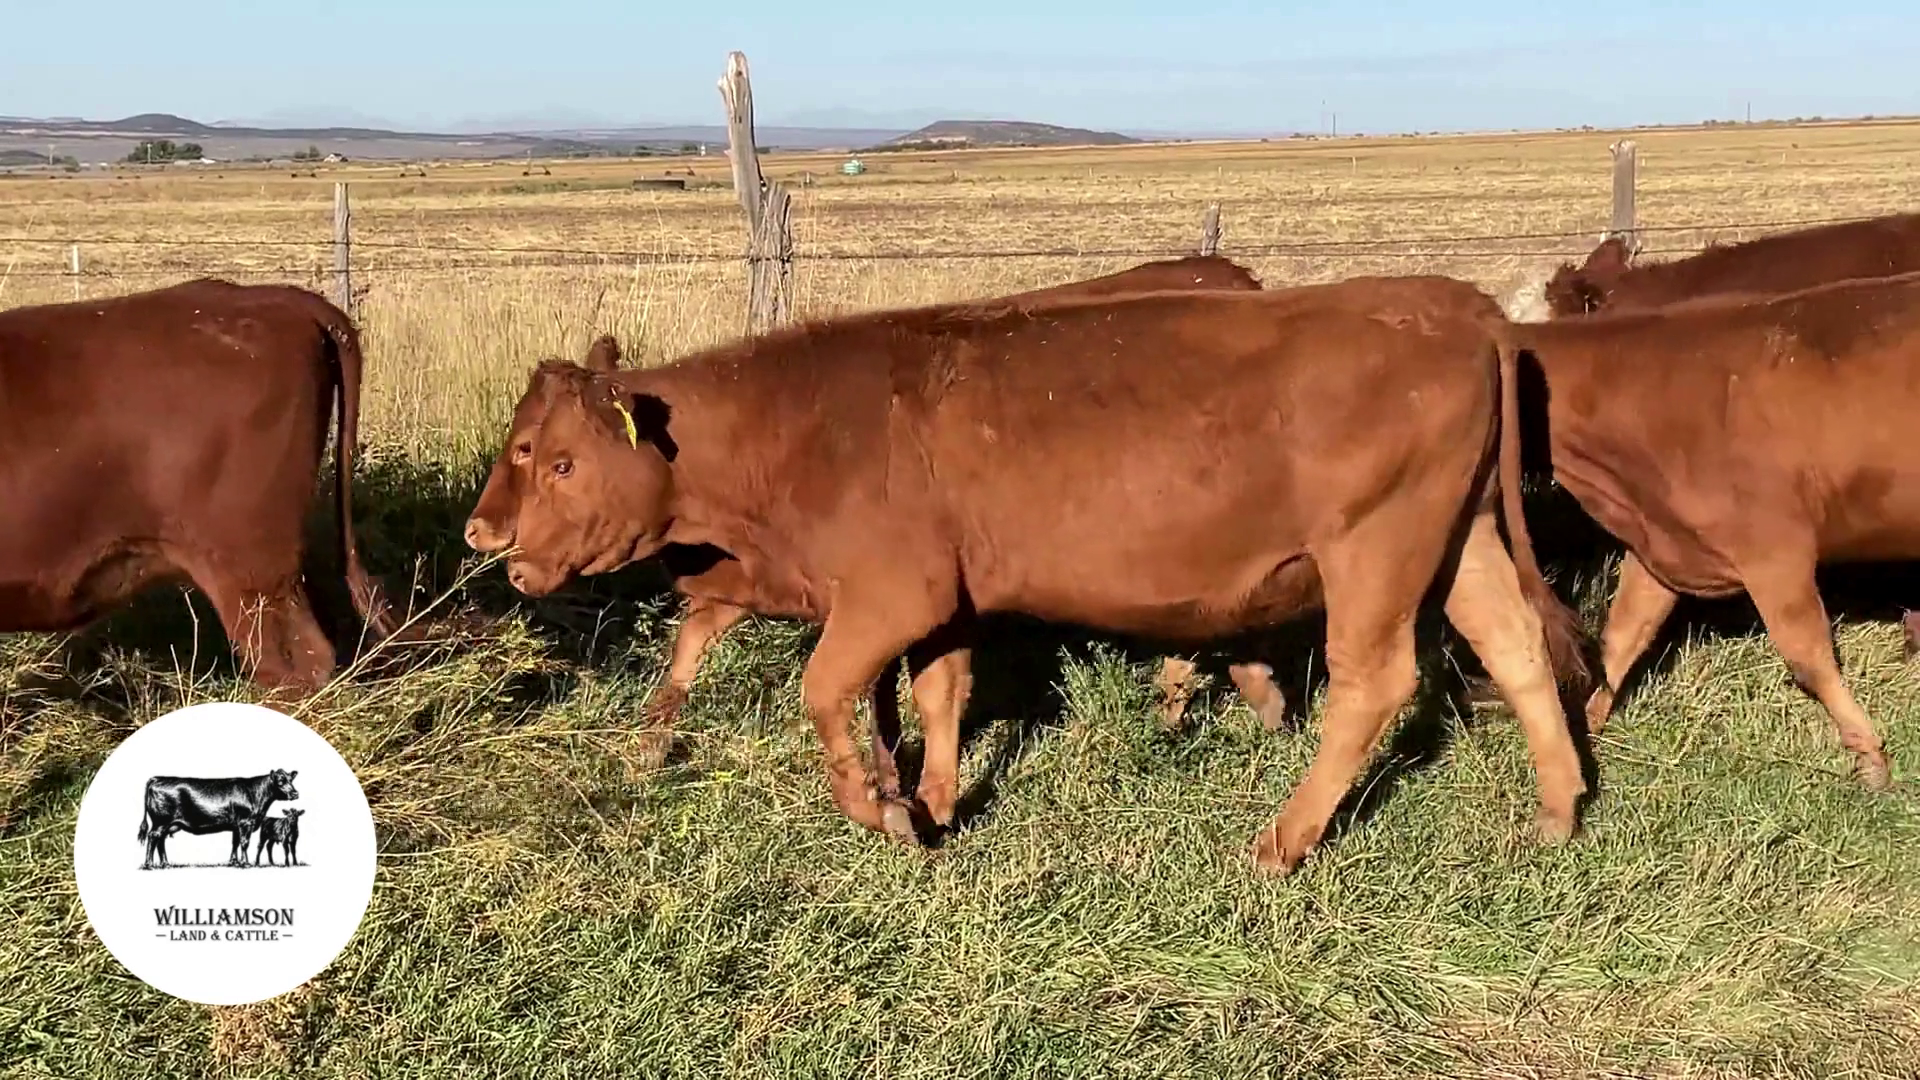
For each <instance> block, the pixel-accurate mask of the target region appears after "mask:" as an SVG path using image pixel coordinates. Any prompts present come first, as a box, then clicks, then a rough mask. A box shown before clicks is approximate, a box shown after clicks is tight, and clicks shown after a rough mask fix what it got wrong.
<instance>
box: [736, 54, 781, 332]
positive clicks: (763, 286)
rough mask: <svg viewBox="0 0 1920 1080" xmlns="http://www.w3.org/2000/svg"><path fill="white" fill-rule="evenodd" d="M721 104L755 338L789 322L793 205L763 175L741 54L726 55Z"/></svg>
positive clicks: (750, 327) (750, 88)
mask: <svg viewBox="0 0 1920 1080" xmlns="http://www.w3.org/2000/svg"><path fill="white" fill-rule="evenodd" d="M720 99H721V100H722V101H724V102H725V103H726V106H727V156H728V158H729V159H731V163H732V166H733V190H734V193H735V194H736V195H738V196H739V198H740V209H742V210H744V211H746V215H747V333H749V334H757V333H759V332H760V331H762V330H766V329H769V328H771V327H774V326H777V325H779V324H780V323H783V322H785V321H786V320H787V312H788V305H789V302H790V299H791V294H792V280H793V222H792V204H791V202H790V201H789V197H788V195H787V189H786V187H785V186H783V185H781V184H777V183H769V182H767V181H766V180H765V178H764V177H762V176H761V175H760V151H759V149H758V148H757V147H756V146H755V145H754V141H753V86H752V84H751V83H750V82H749V81H748V79H747V58H746V55H745V54H744V53H741V52H739V51H738V50H736V51H734V52H730V53H728V54H727V72H726V74H725V75H723V76H721V77H720Z"/></svg>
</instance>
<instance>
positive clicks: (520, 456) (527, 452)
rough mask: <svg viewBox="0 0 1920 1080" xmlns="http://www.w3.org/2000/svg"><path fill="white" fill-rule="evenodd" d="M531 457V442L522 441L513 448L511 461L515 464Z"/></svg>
mask: <svg viewBox="0 0 1920 1080" xmlns="http://www.w3.org/2000/svg"><path fill="white" fill-rule="evenodd" d="M532 457H533V443H532V442H531V441H528V442H523V443H521V444H520V445H518V446H516V447H514V448H513V463H514V464H515V465H520V464H523V463H525V462H526V461H528V460H529V459H531V458H532Z"/></svg>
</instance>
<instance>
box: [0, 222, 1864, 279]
mask: <svg viewBox="0 0 1920 1080" xmlns="http://www.w3.org/2000/svg"><path fill="white" fill-rule="evenodd" d="M1873 216H1875V215H1853V216H1849V217H1822V218H1794V219H1783V220H1773V221H1734V222H1705V221H1696V222H1678V223H1670V224H1662V225H1637V226H1635V228H1634V231H1635V232H1636V233H1637V234H1641V235H1646V234H1675V233H1699V232H1704V233H1723V232H1775V231H1779V230H1783V229H1797V228H1811V227H1814V226H1819V225H1838V224H1844V223H1847V222H1854V221H1864V220H1870V219H1871V218H1872V217H1873ZM1603 231H1604V230H1595V229H1581V230H1564V231H1558V232H1509V233H1478V234H1425V235H1416V236H1397V237H1371V238H1341V239H1321V240H1281V241H1268V242H1261V243H1253V244H1246V243H1236V244H1233V245H1231V246H1223V247H1222V248H1221V251H1220V253H1221V254H1222V255H1225V256H1227V257H1229V258H1253V259H1321V258H1374V259H1496V258H1497V259H1516V258H1519V259H1532V258H1541V259H1544V258H1575V257H1579V256H1582V255H1585V254H1586V253H1587V252H1588V251H1590V250H1591V245H1592V244H1593V243H1596V242H1598V238H1599V237H1600V235H1602V233H1603ZM1551 240H1581V241H1583V242H1585V243H1586V244H1587V245H1588V246H1586V247H1581V248H1553V249H1545V248H1537V247H1536V248H1530V249H1526V250H1519V251H1515V250H1485V249H1484V248H1480V247H1476V246H1477V245H1488V244H1512V243H1528V242H1535V243H1537V242H1540V241H1551ZM0 245H18V246H27V245H33V246H36V247H39V246H47V247H63V248H64V247H72V246H75V245H77V246H80V247H192V248H221V249H256V250H257V249H272V250H299V249H311V250H312V251H313V252H314V253H315V259H316V261H314V262H311V263H301V264H292V265H286V264H282V265H270V266H242V265H229V266H214V265H208V264H204V263H186V262H178V263H175V262H162V263H158V264H154V265H150V266H141V267H130V268H126V269H104V270H103V269H85V268H83V269H82V270H80V271H79V272H78V273H74V272H73V271H72V270H42V269H24V270H23V269H17V268H9V267H8V266H6V265H4V264H0V278H9V277H11V278H23V279H32V278H42V279H52V278H71V279H80V278H124V277H138V276H161V275H166V274H179V273H197V274H265V275H301V274H304V275H310V274H314V273H322V272H328V271H330V270H331V267H330V266H329V265H326V264H323V263H321V262H320V261H318V260H319V259H320V258H321V257H323V256H325V257H327V258H330V257H331V254H332V251H333V241H332V240H331V239H314V240H290V239H287V238H285V237H260V238H257V239H247V238H238V239H236V238H233V237H220V238H193V239H188V238H184V237H153V236H97V235H96V236H69V237H51V236H0ZM349 250H350V251H353V252H356V253H364V252H369V251H373V252H393V253H408V254H413V255H433V254H445V255H486V256H494V258H487V259H465V260H459V259H454V260H431V261H412V262H409V261H393V262H382V261H380V260H378V259H374V260H365V261H362V260H356V261H355V262H354V263H353V267H352V272H353V273H354V274H356V275H359V274H376V275H378V274H405V273H449V272H460V271H480V270H526V269H561V268H596V267H597V268H606V269H615V268H619V269H630V268H633V267H637V266H674V265H696V264H713V263H738V262H743V261H745V259H746V253H745V250H744V248H742V249H740V250H736V251H730V252H717V251H709V252H675V251H660V250H652V251H646V250H640V249H621V248H582V247H565V246H553V245H515V244H505V245H491V244H473V243H460V242H418V241H405V240H353V241H352V242H351V244H350V246H349ZM1697 250H1699V249H1698V248H1697V247H1688V246H1679V245H1669V246H1655V247H1643V248H1641V249H1640V254H1642V255H1677V254H1690V253H1692V252H1695V251H1697ZM1195 251H1196V247H1195V246H1194V245H1184V246H1177V247H1176V246H1171V245H1168V246H1158V247H1154V246H1145V245H1143V246H1139V247H1125V248H1111V247H1102V248H1083V247H1052V248H1001V249H971V250H943V249H938V248H929V249H914V248H901V249H897V250H891V251H834V250H831V249H812V250H809V249H804V248H803V249H798V250H796V251H795V252H794V253H793V256H792V258H793V261H794V262H796V263H800V262H900V261H927V262H940V261H949V262H956V261H979V260H1002V259H1105V258H1136V259H1149V258H1173V257H1176V256H1181V255H1191V254H1194V252H1195Z"/></svg>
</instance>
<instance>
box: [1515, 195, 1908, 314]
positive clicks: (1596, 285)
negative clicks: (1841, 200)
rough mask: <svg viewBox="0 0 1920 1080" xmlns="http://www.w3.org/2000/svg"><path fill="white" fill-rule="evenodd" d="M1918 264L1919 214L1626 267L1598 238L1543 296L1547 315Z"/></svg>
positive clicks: (1878, 273) (1644, 306) (1618, 245)
mask: <svg viewBox="0 0 1920 1080" xmlns="http://www.w3.org/2000/svg"><path fill="white" fill-rule="evenodd" d="M1915 270H1920V214H1892V215H1889V216H1886V217H1877V218H1871V219H1868V220H1866V221H1849V222H1844V223H1841V224H1837V225H1820V226H1816V227H1814V228H1808V229H1796V230H1793V231H1790V232H1780V233H1774V234H1772V235H1770V236H1762V237H1759V238H1758V239H1754V240H1747V241H1744V242H1742V243H1738V244H1712V245H1709V246H1708V247H1707V248H1706V250H1704V251H1701V252H1699V253H1697V254H1694V255H1689V256H1687V257H1686V258H1684V259H1674V260H1671V261H1667V262H1649V263H1641V264H1639V265H1637V266H1632V267H1629V266H1628V258H1627V249H1626V245H1625V244H1624V243H1623V242H1621V241H1620V240H1619V239H1618V238H1615V237H1609V238H1608V239H1606V240H1603V241H1601V243H1600V246H1599V247H1596V248H1595V249H1594V250H1593V252H1592V253H1591V254H1589V255H1588V256H1587V261H1586V263H1585V264H1584V265H1582V266H1580V267H1579V268H1577V269H1576V268H1575V267H1574V266H1573V265H1572V264H1571V263H1568V264H1564V265H1562V266H1561V267H1560V269H1559V270H1558V271H1556V272H1555V273H1554V275H1553V277H1551V278H1549V279H1548V280H1547V283H1546V286H1545V289H1544V296H1545V300H1546V304H1547V308H1548V310H1549V311H1550V312H1551V313H1552V315H1553V316H1554V317H1555V318H1565V317H1567V316H1570V315H1580V314H1585V313H1588V312H1594V311H1602V310H1604V311H1644V310H1648V309H1650V308H1656V307H1659V306H1661V305H1662V304H1669V303H1672V302H1674V301H1676V300H1687V299H1691V298H1693V297H1698V296H1707V295H1711V294H1715V293H1734V292H1739V293H1760V294H1764V293H1786V292H1793V291H1795V290H1798V289H1805V288H1810V287H1812V286H1815V285H1821V284H1825V283H1827V282H1830V281H1843V280H1845V279H1847V278H1865V277H1886V276H1889V275H1892V274H1904V273H1908V272H1910V271H1915Z"/></svg>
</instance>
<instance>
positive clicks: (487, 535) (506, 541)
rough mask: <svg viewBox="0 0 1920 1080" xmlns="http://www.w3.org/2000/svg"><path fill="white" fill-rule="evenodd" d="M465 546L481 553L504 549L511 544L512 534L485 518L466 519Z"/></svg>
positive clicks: (488, 553)
mask: <svg viewBox="0 0 1920 1080" xmlns="http://www.w3.org/2000/svg"><path fill="white" fill-rule="evenodd" d="M466 535H467V546H468V547H470V548H472V549H473V550H475V551H478V552H480V553H482V554H486V555H491V554H493V553H494V552H496V551H504V550H506V549H507V548H508V547H511V546H512V544H513V536H512V535H511V534H508V533H505V532H503V531H502V530H500V529H497V528H495V527H494V524H493V522H491V521H488V520H487V519H486V518H480V517H471V518H468V519H467V534H466Z"/></svg>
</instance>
